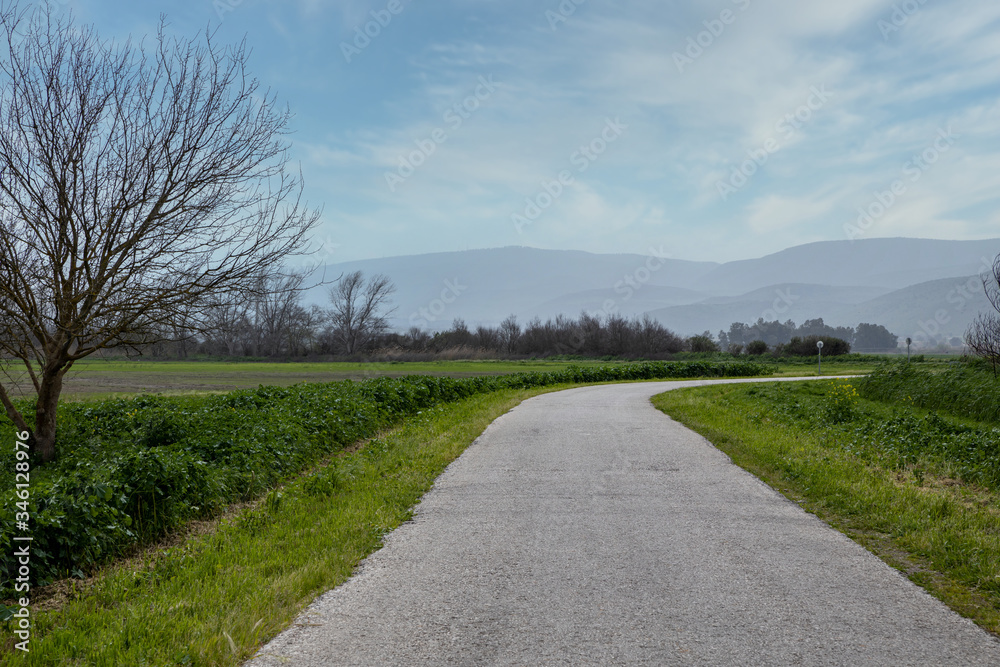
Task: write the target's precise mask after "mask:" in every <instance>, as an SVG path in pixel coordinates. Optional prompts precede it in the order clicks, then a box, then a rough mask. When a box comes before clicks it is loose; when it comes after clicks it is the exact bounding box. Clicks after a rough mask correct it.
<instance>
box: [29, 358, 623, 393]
mask: <svg viewBox="0 0 1000 667" xmlns="http://www.w3.org/2000/svg"><path fill="white" fill-rule="evenodd" d="M607 364H608V362H601V361H574V362H568V361H427V362H385V363H379V362H370V363H359V362H284V363H282V362H253V361H147V360H135V361H132V360H110V359H85V360H82V361H79V362H77V363H76V364H74V365H73V368H72V369H70V371H69V373H68V374H67V377H66V380H65V383H64V389H63V397H64V398H65V399H69V400H86V399H94V398H107V397H110V396H116V395H130V396H132V395H136V394H143V393H149V394H186V393H209V392H226V391H233V390H234V389H246V388H248V387H256V386H258V385H262V384H263V385H276V386H286V385H291V384H297V383H299V382H335V381H338V380H364V379H367V378H373V377H401V376H404V375H438V376H447V377H456V378H459V377H471V376H475V375H502V374H507V373H521V372H531V371H543V372H547V371H555V370H560V369H563V368H566V367H568V366H600V365H607ZM10 373H11V377H12V378H13V379H14V380H15V381H16V383H15V386H16V389H15V391H14V392H13V394H14V395H15V396H18V397H20V396H27V395H28V393H29V391H28V390H29V389H30V380H29V379H28V377H27V375H26V374H25V373H24V372H23V369H21V368H19V367H11V369H10Z"/></svg>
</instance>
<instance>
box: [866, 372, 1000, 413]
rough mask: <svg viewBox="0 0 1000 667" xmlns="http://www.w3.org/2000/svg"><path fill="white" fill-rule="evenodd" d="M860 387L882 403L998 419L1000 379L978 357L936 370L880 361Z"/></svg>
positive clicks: (869, 396) (867, 394)
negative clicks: (879, 364)
mask: <svg viewBox="0 0 1000 667" xmlns="http://www.w3.org/2000/svg"><path fill="white" fill-rule="evenodd" d="M860 390H861V392H862V395H864V396H865V397H866V398H871V399H875V400H879V401H883V402H891V403H903V402H906V403H910V404H912V405H916V406H918V407H922V408H929V409H933V410H945V411H947V412H950V413H953V414H957V415H962V416H964V417H969V418H972V419H979V420H982V421H989V422H994V423H997V422H1000V380H998V379H997V378H996V376H994V375H993V369H992V368H991V367H990V366H989V365H988V364H986V363H984V362H982V361H981V360H980V361H973V362H953V363H950V364H947V365H945V366H944V367H940V368H938V369H936V372H934V371H932V370H931V369H928V368H926V367H924V366H921V365H916V364H907V363H904V362H896V363H889V364H883V365H881V366H879V367H878V368H876V369H875V371H874V372H873V373H871V375H870V376H869V377H868V378H866V379H865V381H864V382H863V383H861V385H860Z"/></svg>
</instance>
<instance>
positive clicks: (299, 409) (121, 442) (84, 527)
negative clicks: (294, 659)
mask: <svg viewBox="0 0 1000 667" xmlns="http://www.w3.org/2000/svg"><path fill="white" fill-rule="evenodd" d="M770 372H771V371H770V368H769V367H768V366H764V365H761V364H755V363H750V362H731V363H703V362H690V363H667V362H647V363H634V364H614V365H607V366H599V367H588V368H582V367H571V368H568V369H566V370H563V371H558V372H551V373H518V374H513V375H504V376H492V377H475V378H466V379H451V378H435V377H422V376H411V377H406V378H398V379H390V378H378V379H372V380H365V381H363V382H351V381H345V382H335V383H328V384H311V385H310V384H303V385H296V386H293V387H287V388H277V387H260V388H258V389H252V390H241V391H236V392H232V393H230V394H225V395H214V396H187V397H160V396H140V397H137V398H133V399H113V400H104V401H98V402H88V403H71V404H65V405H63V406H61V408H60V415H59V419H60V433H59V440H58V443H57V453H58V458H57V460H56V461H55V462H53V463H51V464H47V465H45V466H39V467H36V468H34V469H33V470H32V471H31V478H30V512H31V521H30V529H31V535H32V537H33V542H32V578H33V580H34V582H33V583H35V584H45V583H47V582H49V581H52V580H53V579H56V578H60V577H63V576H67V575H76V576H82V575H83V574H84V573H85V572H87V571H88V570H90V569H92V568H93V567H94V566H96V565H99V564H101V563H104V562H107V561H108V560H110V559H111V558H113V557H115V556H116V555H119V554H121V553H123V552H125V551H127V550H128V549H130V548H132V547H134V546H135V545H136V544H141V543H146V542H149V541H151V540H153V539H155V538H157V537H159V536H161V535H163V534H164V533H166V532H167V531H169V530H171V529H173V528H176V527H177V526H178V525H179V524H181V523H182V522H184V521H186V520H189V519H192V518H198V517H205V516H211V515H212V514H214V513H216V512H218V511H219V510H220V509H221V508H222V507H224V506H225V505H227V504H230V503H233V502H239V501H242V500H247V499H251V498H255V497H258V496H260V495H261V494H262V493H263V492H264V491H266V490H267V489H269V488H272V487H274V486H275V485H277V484H278V483H280V482H281V481H282V480H284V479H287V478H288V477H290V476H291V475H294V474H295V473H297V472H299V471H301V470H302V469H304V468H306V467H308V466H309V465H311V464H313V463H315V462H317V461H319V460H320V459H322V458H323V457H324V456H326V455H328V454H330V453H333V452H336V451H339V450H341V449H343V448H344V447H345V446H347V445H350V444H351V443H354V442H357V441H358V440H362V439H364V438H368V437H371V436H373V435H374V434H375V433H377V432H378V431H379V430H380V429H382V428H385V427H387V426H389V425H391V424H394V423H397V422H399V421H400V420H401V419H403V418H405V417H406V416H408V415H412V414H416V413H418V412H420V411H421V410H423V409H426V408H428V407H430V406H433V405H436V404H439V403H444V402H450V401H455V400H459V399H462V398H465V397H468V396H471V395H474V394H480V393H485V392H491V391H496V390H500V389H518V388H530V387H540V386H547V385H555V384H562V383H574V382H606V381H622V380H647V379H675V378H694V377H756V376H762V375H768V374H770ZM0 424H2V425H0V429H2V433H3V434H4V435H3V438H4V440H5V441H4V442H3V446H4V450H5V451H7V452H12V451H13V446H12V433H13V428H12V425H11V424H10V423H9V422H7V421H6V419H3V420H0ZM8 445H10V446H8ZM8 460H9V461H12V459H8ZM0 478H2V481H3V484H2V486H0V489H2V497H3V507H2V509H0V543H3V544H9V543H10V540H11V538H12V535H13V532H14V528H15V525H16V524H15V522H14V518H15V512H16V511H18V510H17V507H16V505H15V502H16V500H17V499H16V497H15V495H14V489H15V484H14V471H13V466H12V465H7V466H4V467H3V471H2V472H0ZM14 568H15V563H14V561H13V556H12V553H11V550H4V552H3V553H2V555H0V580H2V581H3V589H2V590H0V598H3V599H9V598H10V596H11V594H12V589H11V579H12V577H11V573H12V572H13V571H15V570H14Z"/></svg>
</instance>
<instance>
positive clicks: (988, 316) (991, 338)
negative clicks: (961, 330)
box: [965, 313, 1000, 377]
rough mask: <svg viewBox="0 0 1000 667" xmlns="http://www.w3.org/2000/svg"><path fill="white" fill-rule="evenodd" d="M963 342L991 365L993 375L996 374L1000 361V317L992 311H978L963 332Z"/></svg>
mask: <svg viewBox="0 0 1000 667" xmlns="http://www.w3.org/2000/svg"><path fill="white" fill-rule="evenodd" d="M965 344H966V345H968V346H969V349H970V350H972V352H973V353H974V354H975V355H977V356H980V357H982V358H984V359H987V360H989V362H990V363H991V364H992V365H993V377H996V375H997V362H998V361H1000V318H997V316H996V315H994V314H993V313H980V314H979V317H977V318H976V319H975V320H973V322H972V324H970V325H969V329H968V330H967V331H966V332H965Z"/></svg>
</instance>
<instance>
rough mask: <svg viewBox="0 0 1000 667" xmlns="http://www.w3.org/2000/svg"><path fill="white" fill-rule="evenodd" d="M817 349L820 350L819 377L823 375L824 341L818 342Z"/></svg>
mask: <svg viewBox="0 0 1000 667" xmlns="http://www.w3.org/2000/svg"><path fill="white" fill-rule="evenodd" d="M816 349H817V350H819V375H822V374H823V341H821V340H818V341H816Z"/></svg>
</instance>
